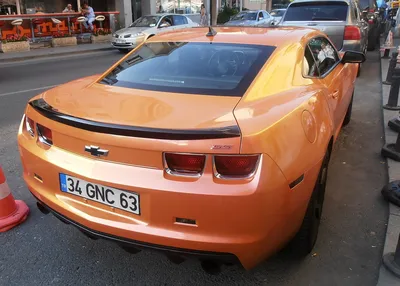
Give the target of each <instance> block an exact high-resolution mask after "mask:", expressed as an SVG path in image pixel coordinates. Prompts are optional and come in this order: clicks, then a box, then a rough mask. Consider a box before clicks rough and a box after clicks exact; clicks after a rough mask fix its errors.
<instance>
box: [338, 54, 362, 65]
mask: <svg viewBox="0 0 400 286" xmlns="http://www.w3.org/2000/svg"><path fill="white" fill-rule="evenodd" d="M341 62H342V63H343V64H347V63H349V64H361V63H363V62H365V55H364V54H363V53H360V52H353V51H346V52H345V53H344V55H343V57H342V60H341Z"/></svg>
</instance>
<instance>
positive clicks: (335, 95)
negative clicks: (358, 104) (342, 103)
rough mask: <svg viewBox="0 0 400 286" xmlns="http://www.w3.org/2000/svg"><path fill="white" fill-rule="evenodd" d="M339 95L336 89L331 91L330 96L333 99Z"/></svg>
mask: <svg viewBox="0 0 400 286" xmlns="http://www.w3.org/2000/svg"><path fill="white" fill-rule="evenodd" d="M338 97H339V91H338V90H335V91H334V92H333V93H332V98H333V99H336V98H338Z"/></svg>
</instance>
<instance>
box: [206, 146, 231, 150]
mask: <svg viewBox="0 0 400 286" xmlns="http://www.w3.org/2000/svg"><path fill="white" fill-rule="evenodd" d="M232 147H233V146H232V145H212V146H211V150H230V149H232Z"/></svg>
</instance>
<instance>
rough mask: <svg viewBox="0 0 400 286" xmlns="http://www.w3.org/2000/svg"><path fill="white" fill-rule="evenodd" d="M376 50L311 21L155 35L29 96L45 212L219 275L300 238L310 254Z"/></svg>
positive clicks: (30, 166)
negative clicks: (343, 44) (337, 43)
mask: <svg viewBox="0 0 400 286" xmlns="http://www.w3.org/2000/svg"><path fill="white" fill-rule="evenodd" d="M293 47H295V48H293ZM313 53H315V54H314V55H313ZM364 60H365V56H364V55H363V54H362V53H358V52H351V51H347V52H346V53H344V55H340V54H339V53H338V51H337V50H336V48H335V47H334V45H333V44H332V43H331V41H330V40H329V39H328V38H327V36H326V35H325V34H324V33H322V32H320V31H318V30H315V29H308V28H296V27H294V28H291V27H284V28H281V27H279V26H278V27H276V28H262V27H261V28H260V27H217V28H215V30H213V29H212V28H207V27H202V28H196V29H193V28H191V29H184V30H180V31H174V32H171V33H162V34H159V35H156V36H154V37H152V38H151V39H149V40H147V41H146V42H145V43H143V44H142V45H140V46H139V47H137V48H136V49H135V50H134V51H132V52H131V53H130V55H129V56H127V57H124V58H122V59H120V60H119V61H118V62H117V63H115V64H114V65H113V66H112V67H111V68H110V69H108V70H107V71H106V72H105V73H103V74H102V75H94V76H91V77H86V78H83V79H78V80H76V81H73V82H69V83H67V84H64V85H60V86H58V87H56V88H53V89H50V90H48V91H46V92H43V93H41V94H39V95H37V96H35V97H34V98H32V99H31V100H29V102H28V104H27V106H26V109H25V112H24V115H23V116H22V121H21V124H20V128H19V131H18V145H19V151H20V154H21V160H22V166H23V178H24V180H25V182H26V184H27V185H28V189H29V190H30V192H31V193H32V194H33V196H34V197H35V198H36V199H37V202H38V207H39V209H40V210H41V211H42V212H43V213H48V212H52V213H53V214H55V215H56V216H57V217H58V218H60V219H61V221H63V222H66V223H68V224H70V225H71V226H75V227H77V228H78V229H80V230H82V231H83V233H85V234H87V235H88V236H89V237H92V238H105V239H109V240H112V241H114V242H117V243H119V244H120V245H121V246H122V247H123V248H124V249H127V250H128V251H130V252H131V253H137V252H138V249H141V248H150V249H154V250H159V251H164V252H166V253H168V254H169V255H168V257H169V258H170V259H171V260H172V261H175V262H179V261H180V262H182V261H183V259H184V258H185V257H186V256H195V257H198V258H200V259H201V261H202V266H203V269H204V270H206V271H209V272H210V273H214V274H215V273H217V272H218V271H219V267H220V265H221V264H220V263H241V264H242V265H243V266H244V267H245V268H246V269H249V268H252V267H254V266H256V265H257V264H258V263H260V262H262V261H263V260H265V259H266V258H268V257H270V256H271V255H273V254H275V253H276V252H277V251H278V250H279V249H280V248H282V247H284V246H285V245H286V244H287V243H288V242H289V241H290V244H289V245H290V246H289V247H290V248H291V249H292V253H294V254H296V255H304V256H305V255H307V254H308V253H310V252H311V251H312V249H313V246H314V244H315V242H316V240H317V235H318V227H319V224H320V221H321V217H322V216H321V213H322V209H323V202H324V194H325V185H326V179H327V176H328V173H327V172H328V164H329V158H330V156H331V153H332V148H333V144H334V142H335V140H336V138H337V134H338V133H339V131H340V129H341V127H342V126H343V125H346V124H348V123H349V122H350V120H351V110H352V101H353V95H354V91H355V79H356V74H357V63H361V62H363V61H364ZM328 107H329V108H328ZM49 222H52V221H50V220H49ZM43 231H45V229H43ZM63 245H65V246H64V247H69V248H70V247H74V246H73V245H74V244H73V243H68V242H64V243H63Z"/></svg>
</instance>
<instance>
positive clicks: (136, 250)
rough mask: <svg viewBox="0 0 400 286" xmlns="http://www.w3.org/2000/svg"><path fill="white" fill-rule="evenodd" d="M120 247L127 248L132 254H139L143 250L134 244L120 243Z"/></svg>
mask: <svg viewBox="0 0 400 286" xmlns="http://www.w3.org/2000/svg"><path fill="white" fill-rule="evenodd" d="M120 247H121V248H122V249H123V250H125V251H126V252H128V253H130V254H137V253H139V252H140V251H141V250H140V249H137V248H135V247H132V246H126V245H120Z"/></svg>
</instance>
